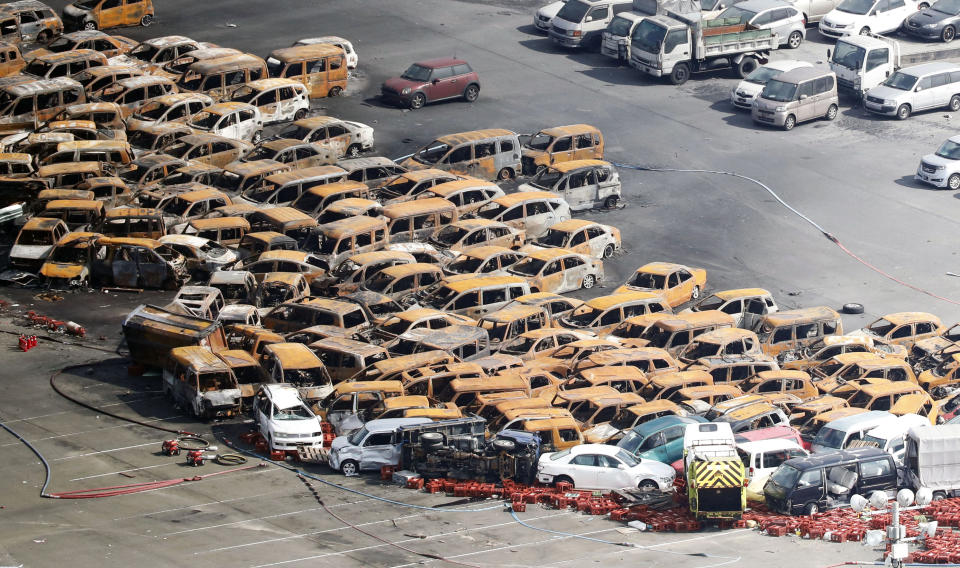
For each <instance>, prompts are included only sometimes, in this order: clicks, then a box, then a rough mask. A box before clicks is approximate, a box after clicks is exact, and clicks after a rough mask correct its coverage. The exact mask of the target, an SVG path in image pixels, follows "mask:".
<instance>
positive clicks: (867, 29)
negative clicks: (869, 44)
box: [860, 26, 870, 35]
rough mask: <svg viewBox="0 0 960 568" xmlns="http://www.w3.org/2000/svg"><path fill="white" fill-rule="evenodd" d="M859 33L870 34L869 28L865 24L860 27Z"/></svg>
mask: <svg viewBox="0 0 960 568" xmlns="http://www.w3.org/2000/svg"><path fill="white" fill-rule="evenodd" d="M860 35H870V28H869V27H867V26H863V27H862V28H860Z"/></svg>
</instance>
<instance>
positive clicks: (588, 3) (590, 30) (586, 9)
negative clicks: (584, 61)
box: [550, 0, 633, 48]
mask: <svg viewBox="0 0 960 568" xmlns="http://www.w3.org/2000/svg"><path fill="white" fill-rule="evenodd" d="M632 8H633V2H632V0H571V1H570V2H567V3H566V4H564V5H563V7H562V8H560V11H559V12H557V15H556V16H554V17H553V19H552V20H551V21H550V39H551V40H553V42H554V43H556V44H558V45H562V46H563V47H581V46H590V47H595V48H599V46H600V43H601V42H602V41H603V30H605V29H607V25H608V24H609V23H610V21H611V20H612V19H613V17H614V16H616V15H617V14H619V13H620V12H629V11H630V10H631V9H632Z"/></svg>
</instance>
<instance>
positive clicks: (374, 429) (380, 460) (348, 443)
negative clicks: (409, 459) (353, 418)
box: [327, 418, 432, 475]
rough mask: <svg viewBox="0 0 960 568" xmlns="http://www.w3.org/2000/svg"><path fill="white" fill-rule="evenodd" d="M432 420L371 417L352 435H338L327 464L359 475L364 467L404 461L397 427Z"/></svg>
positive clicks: (345, 473) (331, 446) (373, 467)
mask: <svg viewBox="0 0 960 568" xmlns="http://www.w3.org/2000/svg"><path fill="white" fill-rule="evenodd" d="M429 422H432V420H430V419H429V418H387V419H384V420H371V421H369V422H367V423H365V424H364V425H363V427H361V428H360V429H359V430H356V431H354V432H353V433H352V434H350V435H349V436H338V437H336V438H334V439H333V443H332V444H331V445H330V455H329V457H328V461H327V464H329V465H330V467H331V468H332V469H336V470H339V471H340V472H341V473H343V474H344V475H356V474H358V473H360V472H361V471H362V470H371V469H374V470H375V469H380V468H381V467H383V466H385V465H396V464H398V463H400V451H401V447H402V444H401V443H400V437H399V434H398V432H397V430H399V429H400V427H401V426H413V425H415V424H427V423H429Z"/></svg>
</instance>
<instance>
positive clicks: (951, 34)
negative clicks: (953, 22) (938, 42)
mask: <svg viewBox="0 0 960 568" xmlns="http://www.w3.org/2000/svg"><path fill="white" fill-rule="evenodd" d="M956 36H957V30H956V29H954V27H953V26H947V27H945V28H943V31H942V32H940V39H942V40H943V43H950V42H951V41H953V38H955V37H956Z"/></svg>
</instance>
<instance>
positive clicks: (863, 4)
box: [836, 0, 877, 16]
mask: <svg viewBox="0 0 960 568" xmlns="http://www.w3.org/2000/svg"><path fill="white" fill-rule="evenodd" d="M876 3H877V2H876V0H843V2H840V4H839V5H838V6H837V7H836V10H837V11H839V12H846V13H848V14H856V15H858V16H864V15H866V14H868V13H869V12H870V10H872V9H873V6H874V5H875V4H876Z"/></svg>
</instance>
